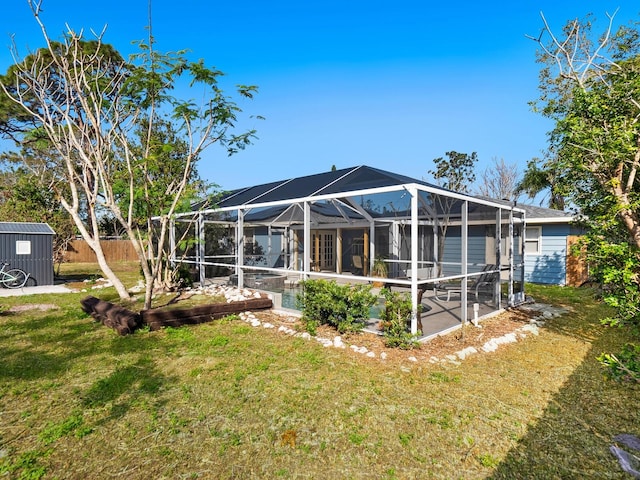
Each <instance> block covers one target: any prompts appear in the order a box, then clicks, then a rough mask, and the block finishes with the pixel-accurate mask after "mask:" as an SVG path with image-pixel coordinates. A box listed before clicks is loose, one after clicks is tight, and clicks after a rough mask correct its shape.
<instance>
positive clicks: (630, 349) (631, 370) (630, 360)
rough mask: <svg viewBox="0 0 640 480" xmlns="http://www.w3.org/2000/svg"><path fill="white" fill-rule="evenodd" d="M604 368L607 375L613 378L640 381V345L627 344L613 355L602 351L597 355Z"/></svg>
mask: <svg viewBox="0 0 640 480" xmlns="http://www.w3.org/2000/svg"><path fill="white" fill-rule="evenodd" d="M598 360H599V361H600V363H601V364H602V365H603V366H604V367H605V368H606V372H607V376H608V377H609V378H611V379H614V380H622V381H628V382H637V383H640V346H639V345H633V344H630V343H629V344H627V345H625V346H624V347H623V348H622V351H621V352H620V353H619V354H617V355H614V354H612V353H603V354H602V355H600V356H599V357H598Z"/></svg>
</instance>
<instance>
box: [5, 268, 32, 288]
mask: <svg viewBox="0 0 640 480" xmlns="http://www.w3.org/2000/svg"><path fill="white" fill-rule="evenodd" d="M4 274H5V277H4V279H3V283H4V284H5V285H6V287H7V288H20V287H22V286H24V284H25V283H27V274H26V273H24V272H23V271H22V270H20V269H19V268H13V269H11V270H9V271H8V272H4Z"/></svg>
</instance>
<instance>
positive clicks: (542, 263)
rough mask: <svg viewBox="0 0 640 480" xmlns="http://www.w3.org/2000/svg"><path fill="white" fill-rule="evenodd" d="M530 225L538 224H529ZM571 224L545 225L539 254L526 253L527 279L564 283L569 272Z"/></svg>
mask: <svg viewBox="0 0 640 480" xmlns="http://www.w3.org/2000/svg"><path fill="white" fill-rule="evenodd" d="M528 226H531V227H533V226H536V225H535V224H529V225H528ZM569 233H570V229H569V225H566V224H565V225H543V226H542V245H541V253H540V254H539V255H529V254H527V255H525V257H524V264H525V271H524V272H525V281H527V282H532V283H544V284H552V285H564V284H565V282H566V273H567V235H569Z"/></svg>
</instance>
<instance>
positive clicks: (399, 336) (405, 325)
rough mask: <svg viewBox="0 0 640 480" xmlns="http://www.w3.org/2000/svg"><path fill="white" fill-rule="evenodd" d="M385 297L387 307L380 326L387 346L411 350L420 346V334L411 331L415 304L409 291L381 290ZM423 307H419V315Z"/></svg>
mask: <svg viewBox="0 0 640 480" xmlns="http://www.w3.org/2000/svg"><path fill="white" fill-rule="evenodd" d="M381 293H382V295H383V296H384V298H385V308H384V311H383V312H382V315H381V317H382V318H381V320H382V323H381V324H380V327H381V329H382V334H383V335H384V338H385V345H386V346H387V347H393V348H401V349H404V350H410V349H412V348H417V347H418V335H414V334H412V333H411V332H410V331H409V324H410V322H411V314H412V309H413V305H412V302H411V296H410V295H409V294H408V293H399V292H392V291H391V290H389V289H388V288H383V289H382V290H381ZM420 310H421V308H420V307H418V315H419V314H420Z"/></svg>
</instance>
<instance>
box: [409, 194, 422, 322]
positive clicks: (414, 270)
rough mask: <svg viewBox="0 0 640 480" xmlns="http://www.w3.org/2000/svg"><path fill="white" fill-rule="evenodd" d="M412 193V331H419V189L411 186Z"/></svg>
mask: <svg viewBox="0 0 640 480" xmlns="http://www.w3.org/2000/svg"><path fill="white" fill-rule="evenodd" d="M408 191H409V194H410V195H411V305H412V308H411V333H412V334H416V333H417V332H418V316H419V314H418V191H417V189H416V188H415V187H410V188H409V190H408Z"/></svg>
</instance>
